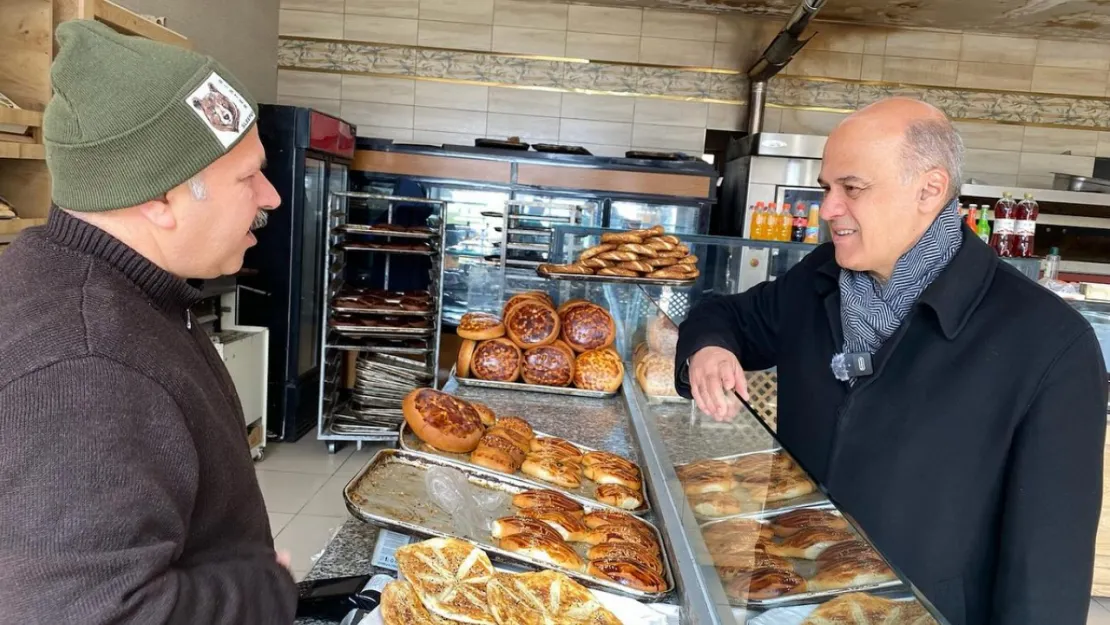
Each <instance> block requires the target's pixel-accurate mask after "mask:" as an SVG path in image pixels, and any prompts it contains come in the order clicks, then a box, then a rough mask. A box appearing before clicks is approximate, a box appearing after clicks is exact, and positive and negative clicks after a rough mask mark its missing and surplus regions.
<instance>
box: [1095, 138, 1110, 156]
mask: <svg viewBox="0 0 1110 625" xmlns="http://www.w3.org/2000/svg"><path fill="white" fill-rule="evenodd" d="M1095 156H1098V157H1101V158H1107V157H1110V132H1100V133H1098V147H1097V148H1096V150H1095Z"/></svg>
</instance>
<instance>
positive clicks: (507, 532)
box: [490, 516, 563, 540]
mask: <svg viewBox="0 0 1110 625" xmlns="http://www.w3.org/2000/svg"><path fill="white" fill-rule="evenodd" d="M490 533H492V534H493V537H494V538H498V539H500V538H505V537H506V536H512V535H513V534H531V535H533V536H542V537H545V538H548V539H550V540H563V537H562V536H559V532H556V531H555V530H553V529H551V526H550V525H548V524H547V523H544V522H543V521H538V520H536V519H528V518H525V517H520V516H507V517H504V518H500V519H497V520H496V521H494V522H493V525H492V526H491V527H490Z"/></svg>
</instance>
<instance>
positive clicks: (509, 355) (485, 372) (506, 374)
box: [470, 337, 523, 382]
mask: <svg viewBox="0 0 1110 625" xmlns="http://www.w3.org/2000/svg"><path fill="white" fill-rule="evenodd" d="M522 362H523V356H522V355H521V353H520V348H519V347H517V346H516V343H513V342H512V341H510V340H509V339H507V338H505V337H502V338H499V339H490V340H488V341H482V342H481V343H478V345H477V347H475V348H474V356H473V357H472V358H471V360H470V374H471V375H472V376H473V377H476V378H478V379H480V380H492V381H497V382H516V380H517V378H519V377H520V365H521V363H522Z"/></svg>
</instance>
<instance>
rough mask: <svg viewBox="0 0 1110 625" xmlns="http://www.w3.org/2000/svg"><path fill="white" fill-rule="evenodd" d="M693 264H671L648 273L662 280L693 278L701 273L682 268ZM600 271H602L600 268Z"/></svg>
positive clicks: (650, 276) (651, 276) (649, 275)
mask: <svg viewBox="0 0 1110 625" xmlns="http://www.w3.org/2000/svg"><path fill="white" fill-rule="evenodd" d="M692 266H693V265H671V266H670V267H664V268H662V269H659V270H657V271H653V272H651V273H649V274H648V277H649V278H662V279H664V280H693V279H694V278H697V277H698V276H700V275H701V272H700V271H698V270H697V269H696V268H695V269H693V270H692V271H691V270H687V269H684V267H692ZM601 271H604V269H602V270H601Z"/></svg>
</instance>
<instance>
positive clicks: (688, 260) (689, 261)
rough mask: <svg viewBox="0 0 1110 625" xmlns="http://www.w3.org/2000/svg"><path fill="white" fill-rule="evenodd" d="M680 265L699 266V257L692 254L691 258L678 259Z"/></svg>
mask: <svg viewBox="0 0 1110 625" xmlns="http://www.w3.org/2000/svg"><path fill="white" fill-rule="evenodd" d="M678 264H679V265H696V264H698V257H697V256H694V255H693V254H690V255H689V256H683V257H682V258H680V259H678Z"/></svg>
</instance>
